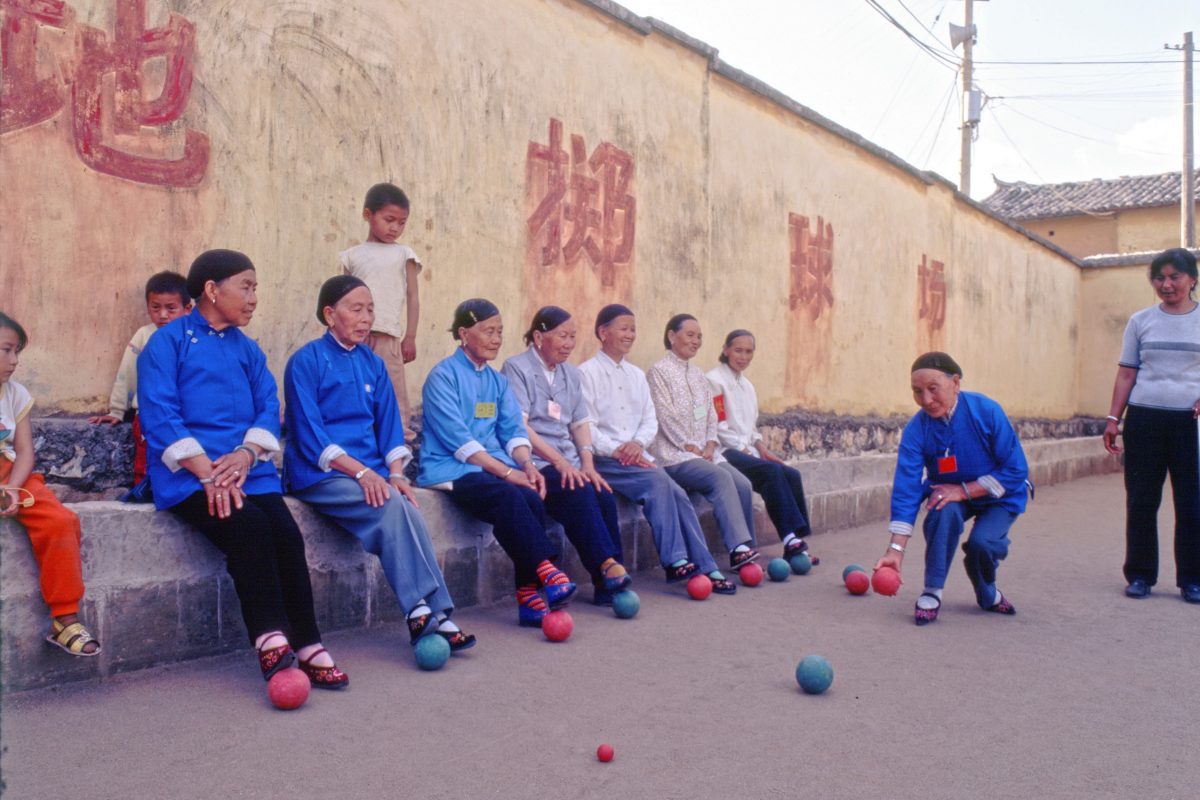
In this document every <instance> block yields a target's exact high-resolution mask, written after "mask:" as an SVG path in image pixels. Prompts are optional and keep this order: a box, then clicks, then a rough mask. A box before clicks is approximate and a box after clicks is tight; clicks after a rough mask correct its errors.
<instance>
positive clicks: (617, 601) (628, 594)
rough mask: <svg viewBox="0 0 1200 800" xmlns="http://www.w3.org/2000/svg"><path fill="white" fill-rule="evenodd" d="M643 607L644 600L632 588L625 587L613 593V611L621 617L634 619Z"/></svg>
mask: <svg viewBox="0 0 1200 800" xmlns="http://www.w3.org/2000/svg"><path fill="white" fill-rule="evenodd" d="M641 607H642V601H641V600H640V599H639V598H638V596H637V593H636V592H634V591H633V590H632V589H625V590H624V591H621V592H617V593H616V594H614V595H613V613H614V614H616V615H617V616H618V617H620V618H621V619H633V618H634V617H636V616H637V613H638V610H639V609H640V608H641Z"/></svg>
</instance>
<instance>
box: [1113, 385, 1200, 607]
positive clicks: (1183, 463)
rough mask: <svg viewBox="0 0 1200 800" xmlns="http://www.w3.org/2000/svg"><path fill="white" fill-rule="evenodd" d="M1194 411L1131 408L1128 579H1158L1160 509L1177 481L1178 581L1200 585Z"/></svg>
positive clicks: (1199, 468)
mask: <svg viewBox="0 0 1200 800" xmlns="http://www.w3.org/2000/svg"><path fill="white" fill-rule="evenodd" d="M1196 436H1197V433H1196V418H1195V417H1193V416H1192V412H1191V411H1168V410H1164V409H1158V408H1145V407H1143V406H1129V409H1128V411H1127V412H1126V414H1125V433H1124V439H1125V580H1127V581H1132V580H1134V579H1136V578H1141V579H1142V580H1144V581H1146V582H1147V583H1149V584H1150V585H1151V586H1153V585H1154V584H1155V582H1156V581H1157V580H1158V507H1159V505H1160V504H1161V503H1162V491H1163V482H1164V481H1165V480H1166V478H1167V475H1168V474H1169V475H1170V476H1171V492H1172V494H1173V495H1174V496H1175V582H1176V585H1177V586H1184V585H1188V584H1196V583H1200V463H1198V461H1200V449H1198V447H1197V441H1196Z"/></svg>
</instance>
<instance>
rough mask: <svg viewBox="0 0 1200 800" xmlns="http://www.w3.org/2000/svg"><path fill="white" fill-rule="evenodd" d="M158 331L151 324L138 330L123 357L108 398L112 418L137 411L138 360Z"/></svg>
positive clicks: (118, 417) (119, 417)
mask: <svg viewBox="0 0 1200 800" xmlns="http://www.w3.org/2000/svg"><path fill="white" fill-rule="evenodd" d="M156 330H158V326H157V325H155V324H154V323H153V322H151V323H150V324H149V325H143V326H142V327H140V328H138V329H137V333H135V334H133V338H132V339H130V340H129V346H128V347H126V348H125V352H124V353H123V354H122V355H121V366H119V367H118V368H117V377H116V378H114V379H113V387H112V392H111V393H110V394H109V397H108V413H109V415H110V416H113V417H116V418H117V419H121V418H123V417H124V416H125V410H126V409H128V408H133V409H134V410H137V407H138V403H137V358H138V356H139V355H141V353H142V348H143V347H145V346H146V342H148V341H150V337H151V335H153V334H154V332H155V331H156Z"/></svg>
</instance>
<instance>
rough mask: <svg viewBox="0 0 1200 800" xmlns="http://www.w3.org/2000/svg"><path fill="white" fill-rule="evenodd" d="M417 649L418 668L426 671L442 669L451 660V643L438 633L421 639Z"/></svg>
mask: <svg viewBox="0 0 1200 800" xmlns="http://www.w3.org/2000/svg"><path fill="white" fill-rule="evenodd" d="M415 649H416V652H417V666H418V667H420V668H421V669H424V670H435V669H441V668H442V667H443V666H444V665H445V663H446V661H447V660H448V659H449V658H450V643H449V642H447V641H446V639H445V638H444V637H442V636H439V635H438V634H436V633H431V634H429V635H428V636H423V637H421V639H420V640H419V641H418V642H417V646H416V648H415Z"/></svg>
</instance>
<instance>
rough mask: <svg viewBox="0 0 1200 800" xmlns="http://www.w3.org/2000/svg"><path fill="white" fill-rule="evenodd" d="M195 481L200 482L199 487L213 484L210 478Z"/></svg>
mask: <svg viewBox="0 0 1200 800" xmlns="http://www.w3.org/2000/svg"><path fill="white" fill-rule="evenodd" d="M197 480H199V481H200V485H201V486H208V485H209V484H210V483H212V482H213V479H212V478H198V479H197Z"/></svg>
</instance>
